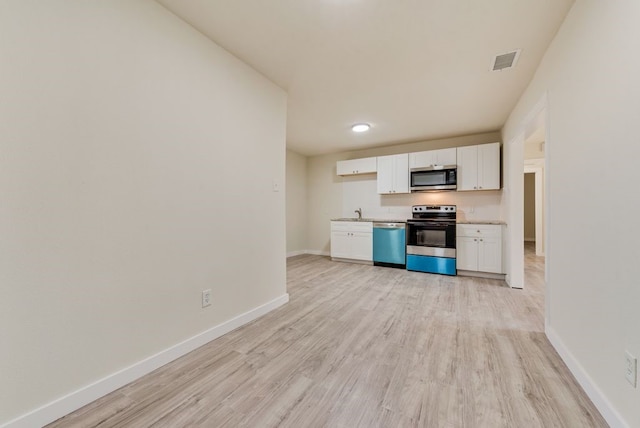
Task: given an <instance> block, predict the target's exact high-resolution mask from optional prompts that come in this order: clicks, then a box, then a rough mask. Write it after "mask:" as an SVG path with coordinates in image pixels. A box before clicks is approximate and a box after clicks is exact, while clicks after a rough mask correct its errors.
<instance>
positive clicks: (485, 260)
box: [478, 237, 502, 273]
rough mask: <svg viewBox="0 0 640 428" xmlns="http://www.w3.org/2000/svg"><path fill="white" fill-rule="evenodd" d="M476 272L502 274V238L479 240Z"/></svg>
mask: <svg viewBox="0 0 640 428" xmlns="http://www.w3.org/2000/svg"><path fill="white" fill-rule="evenodd" d="M479 243H480V247H479V250H478V270H479V271H480V272H491V273H502V238H500V237H489V238H480V239H479Z"/></svg>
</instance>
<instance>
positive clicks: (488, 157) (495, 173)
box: [457, 143, 500, 190]
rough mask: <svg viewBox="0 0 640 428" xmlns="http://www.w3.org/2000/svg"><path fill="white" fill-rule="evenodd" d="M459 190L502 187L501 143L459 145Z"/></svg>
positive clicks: (497, 188) (496, 188)
mask: <svg viewBox="0 0 640 428" xmlns="http://www.w3.org/2000/svg"><path fill="white" fill-rule="evenodd" d="M457 163H458V171H457V173H458V190H499V189H500V143H491V144H480V145H478V146H467V147H458V149H457Z"/></svg>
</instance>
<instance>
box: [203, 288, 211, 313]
mask: <svg viewBox="0 0 640 428" xmlns="http://www.w3.org/2000/svg"><path fill="white" fill-rule="evenodd" d="M209 305H211V289H208V290H203V291H202V307H203V308H206V307H207V306H209Z"/></svg>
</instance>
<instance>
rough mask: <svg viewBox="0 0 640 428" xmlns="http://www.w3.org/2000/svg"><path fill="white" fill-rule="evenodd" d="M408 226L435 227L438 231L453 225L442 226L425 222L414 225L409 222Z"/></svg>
mask: <svg viewBox="0 0 640 428" xmlns="http://www.w3.org/2000/svg"><path fill="white" fill-rule="evenodd" d="M409 224H411V225H413V226H429V227H437V228H438V229H446V228H448V227H451V226H453V225H450V224H442V223H430V222H426V221H421V222H419V223H417V222H416V223H414V222H409Z"/></svg>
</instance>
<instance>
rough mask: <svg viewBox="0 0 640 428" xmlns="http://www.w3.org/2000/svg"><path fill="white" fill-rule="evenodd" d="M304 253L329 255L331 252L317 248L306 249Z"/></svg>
mask: <svg viewBox="0 0 640 428" xmlns="http://www.w3.org/2000/svg"><path fill="white" fill-rule="evenodd" d="M305 253H306V254H313V255H314V256H331V253H329V252H327V251H319V250H307V251H305Z"/></svg>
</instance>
